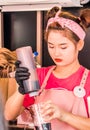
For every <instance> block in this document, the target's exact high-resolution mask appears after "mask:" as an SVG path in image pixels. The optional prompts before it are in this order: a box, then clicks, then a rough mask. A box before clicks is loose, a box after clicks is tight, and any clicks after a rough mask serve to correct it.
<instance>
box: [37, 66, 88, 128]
mask: <svg viewBox="0 0 90 130" xmlns="http://www.w3.org/2000/svg"><path fill="white" fill-rule="evenodd" d="M53 69H54V67H53V68H51V69H50V70H49V71H48V73H47V75H46V77H45V79H44V82H43V84H42V87H41V90H40V93H41V94H40V95H39V96H38V97H36V99H35V103H40V102H44V101H47V100H52V101H53V103H55V104H57V105H58V106H59V107H61V108H63V109H64V110H66V111H68V112H71V113H73V114H75V115H80V116H84V117H88V115H87V111H86V107H85V103H84V99H83V97H84V96H85V90H84V85H85V82H86V79H87V76H88V70H87V69H85V71H84V74H83V76H82V79H81V83H80V86H77V87H75V88H74V91H68V90H67V89H63V88H57V89H54V88H52V89H45V86H46V84H47V80H48V78H49V76H50V74H51V72H52V70H53ZM51 126H52V130H60V129H61V130H76V129H75V128H73V127H71V126H70V125H68V124H66V123H64V122H60V121H58V120H57V119H55V120H53V121H51Z"/></svg>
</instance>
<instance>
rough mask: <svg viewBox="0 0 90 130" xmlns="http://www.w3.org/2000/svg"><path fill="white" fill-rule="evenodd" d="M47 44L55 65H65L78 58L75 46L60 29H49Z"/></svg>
mask: <svg viewBox="0 0 90 130" xmlns="http://www.w3.org/2000/svg"><path fill="white" fill-rule="evenodd" d="M47 44H48V51H49V54H50V56H51V58H52V60H53V61H54V63H55V64H56V65H59V66H66V65H69V64H72V63H73V62H75V61H76V60H77V58H78V49H77V47H76V46H75V45H74V43H73V42H72V41H70V40H69V39H68V38H67V37H65V36H64V35H63V34H62V33H61V32H60V31H56V30H55V31H53V30H52V31H50V32H49V35H48V43H47Z"/></svg>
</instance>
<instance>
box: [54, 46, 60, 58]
mask: <svg viewBox="0 0 90 130" xmlns="http://www.w3.org/2000/svg"><path fill="white" fill-rule="evenodd" d="M54 54H55V55H56V56H58V55H60V49H59V48H58V47H56V48H55V52H54Z"/></svg>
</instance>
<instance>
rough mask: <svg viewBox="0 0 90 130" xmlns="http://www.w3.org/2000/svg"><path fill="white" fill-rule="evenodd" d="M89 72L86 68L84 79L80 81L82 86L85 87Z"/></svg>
mask: <svg viewBox="0 0 90 130" xmlns="http://www.w3.org/2000/svg"><path fill="white" fill-rule="evenodd" d="M88 73H89V70H88V69H85V71H84V73H83V76H82V79H81V82H80V86H81V87H83V88H84V86H85V83H86V80H87V77H88Z"/></svg>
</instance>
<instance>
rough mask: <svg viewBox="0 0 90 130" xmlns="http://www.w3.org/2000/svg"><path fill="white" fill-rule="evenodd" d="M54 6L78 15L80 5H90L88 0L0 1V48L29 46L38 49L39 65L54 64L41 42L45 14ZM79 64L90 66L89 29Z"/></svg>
mask: <svg viewBox="0 0 90 130" xmlns="http://www.w3.org/2000/svg"><path fill="white" fill-rule="evenodd" d="M53 6H61V7H62V10H65V11H69V12H72V13H73V14H76V15H77V16H78V15H79V11H80V10H81V9H82V8H90V0H13V1H12V0H0V48H2V47H5V48H7V49H9V50H11V51H14V50H15V49H17V48H18V47H23V46H31V47H32V49H33V52H34V51H37V52H38V56H37V62H38V63H39V64H40V65H41V66H49V65H52V64H54V63H53V62H52V60H51V59H50V57H49V54H48V51H47V46H46V44H45V41H44V35H43V34H44V29H45V26H46V22H45V14H46V11H47V10H48V9H50V8H51V7H53ZM79 60H80V63H81V64H82V65H83V66H85V67H87V68H88V69H90V28H89V29H88V34H87V36H86V38H85V46H84V48H83V50H82V51H81V52H80V54H79Z"/></svg>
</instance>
